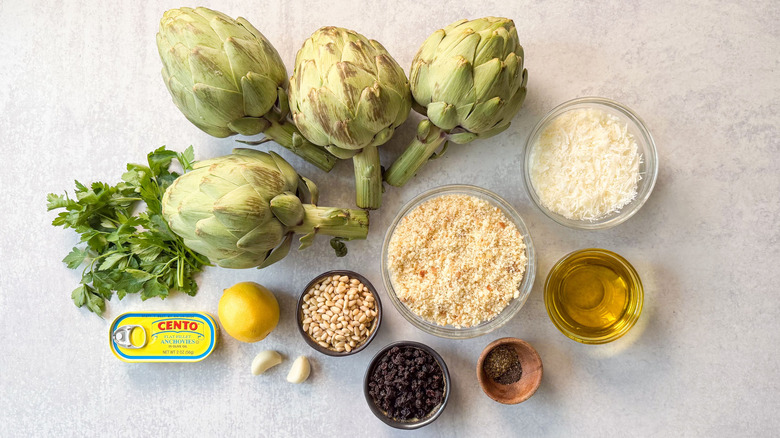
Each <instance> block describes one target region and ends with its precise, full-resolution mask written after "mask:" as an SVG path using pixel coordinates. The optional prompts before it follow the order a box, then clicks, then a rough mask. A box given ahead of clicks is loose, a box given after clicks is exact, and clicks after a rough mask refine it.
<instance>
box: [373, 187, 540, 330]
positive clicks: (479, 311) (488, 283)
mask: <svg viewBox="0 0 780 438" xmlns="http://www.w3.org/2000/svg"><path fill="white" fill-rule="evenodd" d="M388 265H389V272H390V279H391V281H392V284H393V288H394V289H395V292H396V295H397V296H398V298H399V299H400V300H401V302H403V303H404V304H405V305H406V306H407V307H408V308H409V309H410V310H411V311H412V312H414V313H415V314H417V315H419V316H420V317H422V318H423V319H425V320H427V321H430V322H432V323H435V324H438V325H442V326H444V325H452V326H454V327H472V326H475V325H478V324H480V323H482V322H484V321H489V320H491V319H493V318H495V317H496V316H497V315H498V314H499V313H500V312H501V311H502V310H503V309H504V308H505V307H506V306H507V305H508V304H509V302H510V301H511V300H512V299H514V298H517V297H518V295H519V288H520V283H521V282H522V280H523V275H524V274H525V269H526V266H527V265H528V259H527V258H526V255H525V243H524V242H523V236H522V234H520V231H519V230H518V229H517V227H516V226H515V224H514V223H513V222H512V221H511V220H509V218H507V216H506V215H505V214H504V212H503V211H502V210H501V209H500V208H498V207H496V206H495V205H493V204H491V203H489V202H488V201H486V200H484V199H481V198H478V197H476V196H470V195H444V196H439V197H437V198H433V199H431V200H428V201H426V202H424V203H422V204H420V205H419V206H417V207H416V208H414V209H413V210H412V211H410V212H409V213H408V214H406V215H405V216H404V217H403V219H401V221H400V222H399V224H398V226H397V227H396V229H395V231H394V232H393V236H392V237H391V238H390V243H389V248H388Z"/></svg>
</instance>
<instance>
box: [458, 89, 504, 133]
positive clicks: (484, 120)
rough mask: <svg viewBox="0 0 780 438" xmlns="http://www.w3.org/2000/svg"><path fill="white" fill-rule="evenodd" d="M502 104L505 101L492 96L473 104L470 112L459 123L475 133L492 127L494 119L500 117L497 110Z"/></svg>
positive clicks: (499, 109)
mask: <svg viewBox="0 0 780 438" xmlns="http://www.w3.org/2000/svg"><path fill="white" fill-rule="evenodd" d="M504 104H505V102H504V101H503V100H501V98H500V97H494V98H492V99H490V100H488V101H486V102H481V103H478V104H476V105H474V109H473V110H472V111H471V114H470V115H469V116H468V117H467V118H466V120H464V121H463V123H461V126H463V127H464V128H466V130H468V131H471V132H475V133H480V132H482V131H486V130H488V129H490V128H492V127H493V126H495V124H496V119H500V114H499V111H501V109H502V107H503V106H504Z"/></svg>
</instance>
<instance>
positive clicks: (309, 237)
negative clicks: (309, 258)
mask: <svg viewBox="0 0 780 438" xmlns="http://www.w3.org/2000/svg"><path fill="white" fill-rule="evenodd" d="M316 235H317V229H316V228H315V229H313V230H312V231H311V232H309V233H306V234H304V235H303V236H301V238H300V239H298V241H299V242H300V243H301V244H300V245H299V246H298V250H299V251H300V250H302V249H306V248H308V247H310V246H311V244H312V243H314V236H316Z"/></svg>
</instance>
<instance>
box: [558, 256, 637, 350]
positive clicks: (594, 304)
mask: <svg viewBox="0 0 780 438" xmlns="http://www.w3.org/2000/svg"><path fill="white" fill-rule="evenodd" d="M642 295H643V291H642V283H641V282H640V280H639V276H638V275H637V274H636V271H634V268H633V267H632V266H631V265H630V264H629V263H628V262H627V261H626V260H625V259H623V258H622V257H620V256H619V255H617V254H615V253H613V252H610V251H606V250H602V249H588V250H582V251H576V252H574V253H572V254H569V255H568V256H566V257H564V258H563V259H561V260H560V261H559V262H558V263H557V264H556V265H555V266H554V267H553V269H552V270H551V271H550V275H549V276H548V278H547V284H546V285H545V304H546V306H547V311H548V313H549V314H550V318H551V319H552V320H553V323H555V325H556V326H558V328H559V329H560V330H561V331H562V332H563V333H564V334H566V335H567V336H569V337H570V338H572V339H574V340H576V341H579V342H584V343H604V342H609V341H612V340H614V339H617V338H618V337H620V336H622V335H623V334H624V333H625V332H627V331H628V329H630V328H631V326H633V325H634V323H635V322H636V319H637V318H638V317H639V313H640V312H641V310H642Z"/></svg>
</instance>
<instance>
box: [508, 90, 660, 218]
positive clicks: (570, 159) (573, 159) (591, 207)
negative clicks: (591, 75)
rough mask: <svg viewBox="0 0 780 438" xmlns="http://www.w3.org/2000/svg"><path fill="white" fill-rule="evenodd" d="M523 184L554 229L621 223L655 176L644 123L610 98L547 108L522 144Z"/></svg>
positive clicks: (653, 151)
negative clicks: (554, 223) (548, 218)
mask: <svg viewBox="0 0 780 438" xmlns="http://www.w3.org/2000/svg"><path fill="white" fill-rule="evenodd" d="M523 162H524V172H523V173H524V178H525V187H526V190H527V191H528V194H529V196H530V197H531V199H532V200H533V202H534V203H535V204H536V205H537V206H538V207H539V209H541V210H542V212H543V213H544V214H545V215H547V216H548V217H550V218H551V219H552V220H554V221H556V222H558V223H559V224H562V225H565V226H568V227H571V228H577V229H588V230H597V229H605V228H610V227H613V226H615V225H618V224H621V223H623V222H625V221H626V220H628V218H630V217H631V216H633V215H634V214H636V212H637V211H639V209H640V208H641V207H642V205H644V204H645V201H647V199H648V198H649V197H650V193H651V192H652V191H653V187H654V186H655V181H656V178H657V176H658V153H657V151H656V147H655V142H654V141H653V137H652V136H651V135H650V132H649V131H648V130H647V128H646V127H645V124H644V122H643V121H642V119H640V118H639V116H637V115H636V113H635V112H634V111H632V110H631V109H629V108H628V107H626V106H625V105H622V104H620V103H618V102H615V101H613V100H610V99H606V98H602V97H582V98H578V99H574V100H570V101H568V102H565V103H563V104H561V105H558V106H557V107H555V108H553V109H552V110H551V111H550V112H549V113H547V115H545V116H544V117H543V118H542V119H541V120H540V121H539V123H537V124H536V126H535V127H534V129H533V130H532V131H531V134H530V135H529V136H528V141H527V142H526V147H525V152H524V157H523Z"/></svg>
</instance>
